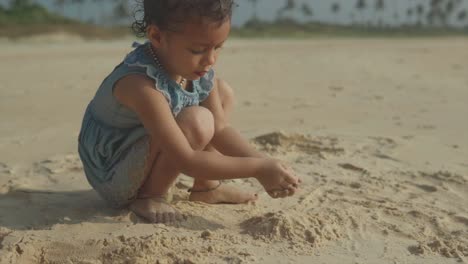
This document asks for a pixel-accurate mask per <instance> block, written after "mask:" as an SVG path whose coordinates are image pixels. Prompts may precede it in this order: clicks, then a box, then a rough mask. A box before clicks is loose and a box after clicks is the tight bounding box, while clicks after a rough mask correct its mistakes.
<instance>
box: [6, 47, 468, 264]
mask: <svg viewBox="0 0 468 264" xmlns="http://www.w3.org/2000/svg"><path fill="white" fill-rule="evenodd" d="M53 43H54V44H50V43H48V41H47V38H41V39H35V40H30V41H19V42H10V41H5V40H3V41H1V42H0V76H1V77H0V78H1V81H0V120H1V121H0V263H1V264H4V263H352V264H358V263H392V264H394V263H425V264H427V263H434V264H436V263H437V264H439V263H460V262H461V263H467V261H468V119H467V117H468V75H467V73H468V63H467V62H468V39H467V38H440V39H432V38H423V39H416V38H414V39H404V38H396V39H393V38H392V39H366V38H337V39H335V38H329V39H328V38H323V39H320V38H318V39H312V40H236V39H233V40H230V41H229V42H228V44H227V45H226V48H225V49H224V50H223V53H222V55H221V58H220V61H219V64H218V65H217V67H216V70H217V73H218V75H219V77H221V78H223V79H225V80H227V81H228V82H229V83H230V84H231V86H232V87H233V88H234V90H235V93H236V110H235V112H234V113H233V115H232V124H233V125H234V126H235V127H236V128H238V129H239V131H240V132H241V133H242V134H243V135H244V136H245V137H247V138H248V139H249V140H251V142H252V144H254V145H255V147H256V148H258V149H260V150H262V151H264V152H266V153H268V154H269V155H271V156H272V157H275V158H279V159H283V160H285V161H286V162H288V163H289V164H290V165H291V166H292V167H293V168H294V169H295V171H296V173H297V174H298V175H299V176H300V177H301V178H302V180H303V182H304V183H303V184H302V187H301V190H300V192H299V193H298V194H297V195H296V196H294V197H291V198H287V199H281V200H273V199H270V198H269V197H268V195H267V194H266V193H265V192H264V191H262V189H261V187H260V185H259V184H258V183H257V182H256V181H255V180H234V181H232V183H229V184H234V185H237V186H241V187H242V188H243V189H248V190H254V191H258V192H259V196H260V199H259V201H258V202H257V204H256V205H252V204H249V205H207V204H202V203H193V202H188V201H187V197H188V193H187V189H188V188H189V187H190V183H191V181H192V180H191V178H189V177H187V176H181V177H180V179H179V180H178V182H177V184H176V185H175V186H174V188H173V201H174V204H175V207H177V208H178V209H179V210H181V211H183V212H186V213H188V214H190V217H189V219H188V220H187V221H184V222H181V223H178V224H174V225H163V224H148V223H144V222H143V221H141V220H140V219H138V218H137V217H136V216H134V215H133V214H132V213H129V212H128V211H126V210H123V211H117V210H113V209H110V208H108V207H106V205H105V203H104V202H103V201H102V200H101V199H100V198H99V197H98V196H97V194H96V193H95V192H94V191H93V190H92V189H91V187H90V186H89V184H88V183H87V181H86V179H85V176H84V174H83V169H82V166H81V163H80V161H79V158H78V156H77V152H76V148H77V147H76V145H77V136H78V131H79V128H80V125H81V118H82V115H83V112H84V109H85V107H86V105H87V103H88V101H89V100H90V99H91V98H92V96H93V95H94V93H95V91H96V88H97V87H98V85H99V84H100V82H101V81H102V80H103V78H104V77H105V76H106V75H107V74H108V73H109V72H110V71H111V70H112V69H113V67H114V66H115V65H117V64H118V63H119V62H120V61H121V59H122V58H123V56H124V55H125V54H126V53H127V52H129V51H130V50H131V48H130V44H131V41H130V40H121V41H113V42H86V41H80V40H79V39H72V40H68V41H67V39H66V38H60V39H59V40H56V41H55V42H53Z"/></svg>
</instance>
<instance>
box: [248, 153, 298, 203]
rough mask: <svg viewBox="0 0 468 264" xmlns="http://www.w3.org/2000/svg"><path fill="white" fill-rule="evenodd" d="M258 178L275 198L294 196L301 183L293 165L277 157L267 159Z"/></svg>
mask: <svg viewBox="0 0 468 264" xmlns="http://www.w3.org/2000/svg"><path fill="white" fill-rule="evenodd" d="M256 178H257V180H258V181H259V182H260V184H261V185H262V186H263V188H265V191H266V192H267V193H268V194H269V195H270V196H271V197H273V198H284V197H287V196H292V195H293V194H295V193H296V192H297V190H298V187H299V184H300V183H301V180H300V179H299V178H297V177H296V175H295V174H294V171H293V170H292V168H291V167H289V166H287V165H285V164H284V163H283V162H281V161H280V160H276V159H265V160H264V164H263V166H262V167H261V170H260V172H259V173H258V176H257V177H256Z"/></svg>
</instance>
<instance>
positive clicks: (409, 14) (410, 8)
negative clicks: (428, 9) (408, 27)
mask: <svg viewBox="0 0 468 264" xmlns="http://www.w3.org/2000/svg"><path fill="white" fill-rule="evenodd" d="M413 14H414V9H413V8H412V7H409V8H408V9H407V10H406V16H407V17H408V21H410V23H411V21H412V18H413ZM411 24H413V23H411Z"/></svg>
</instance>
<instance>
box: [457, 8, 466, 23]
mask: <svg viewBox="0 0 468 264" xmlns="http://www.w3.org/2000/svg"><path fill="white" fill-rule="evenodd" d="M466 18H467V14H466V9H463V10H462V11H460V12H459V13H458V15H457V19H458V21H460V22H461V23H463V22H464V21H465V20H466Z"/></svg>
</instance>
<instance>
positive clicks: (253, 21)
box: [0, 0, 468, 38]
mask: <svg viewBox="0 0 468 264" xmlns="http://www.w3.org/2000/svg"><path fill="white" fill-rule="evenodd" d="M90 1H93V2H95V3H97V4H98V5H99V6H100V9H101V10H105V8H104V5H103V3H104V2H106V1H107V0H55V1H54V4H55V7H56V11H57V12H59V10H61V11H62V12H61V13H63V11H64V8H65V7H66V5H67V4H74V5H78V6H79V5H84V4H86V2H90ZM350 1H351V0H350ZM353 1H355V12H353V13H352V14H351V16H352V23H351V25H348V26H337V25H329V24H323V23H320V22H316V21H317V20H314V16H315V11H314V8H313V6H311V5H309V4H307V3H304V2H302V3H301V4H299V3H298V1H295V0H285V2H284V6H283V7H282V8H281V9H279V10H278V12H277V15H276V20H275V21H273V22H265V21H262V20H260V19H259V16H258V0H248V2H249V3H250V4H251V6H252V10H253V12H252V17H251V18H250V20H249V21H248V22H247V23H246V24H245V25H244V26H243V27H242V28H236V29H233V32H232V33H233V35H234V36H237V37H296V38H303V37H311V36H445V35H468V17H467V10H465V9H463V6H462V5H461V3H462V1H463V0H430V2H429V5H422V4H420V3H415V4H414V5H413V6H410V7H409V8H408V9H407V10H406V14H405V15H406V16H407V19H406V20H405V21H410V22H408V23H406V24H404V25H402V26H400V27H391V26H389V25H387V24H386V23H385V21H384V20H383V19H382V17H383V14H384V12H385V11H386V9H387V8H389V5H391V4H392V2H393V0H353ZM428 1H429V0H428ZM107 2H108V1H107ZM111 2H112V3H113V4H114V5H113V9H112V14H111V15H108V16H107V17H108V18H109V19H111V20H114V21H119V20H123V19H128V18H129V17H132V15H133V14H132V12H131V10H130V8H129V6H128V3H129V1H128V0H112V1H111ZM81 10H82V9H81ZM293 11H294V12H293ZM330 11H331V12H332V13H333V14H336V15H338V14H339V13H340V12H344V11H343V9H342V7H341V5H340V3H338V2H335V1H330ZM365 11H372V12H373V13H372V14H374V15H373V16H367V17H366V16H363V15H361V16H356V14H363V12H365ZM298 12H299V13H300V14H301V15H302V16H303V17H307V18H309V19H308V21H311V22H306V23H299V22H297V20H295V19H294V18H293V17H292V15H291V14H297V13H298ZM398 16H399V15H398V14H396V13H395V14H394V19H401V17H398ZM103 17H104V16H103ZM366 19H367V20H366ZM454 20H456V21H458V23H459V24H460V25H464V24H466V26H465V27H459V28H453V27H450V25H449V21H454ZM57 31H61V32H69V33H73V34H78V35H80V36H83V37H85V38H117V37H121V36H129V35H130V34H131V30H130V28H129V26H126V27H123V26H120V27H100V26H96V25H93V23H84V22H79V21H76V20H72V19H69V18H65V17H63V16H60V15H57V14H54V13H51V12H50V11H48V10H47V9H46V8H44V7H42V6H41V5H39V4H37V3H35V1H33V0H12V1H10V5H9V7H8V8H3V7H1V6H0V36H6V37H10V38H19V37H23V36H29V35H32V34H40V33H50V32H57Z"/></svg>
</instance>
